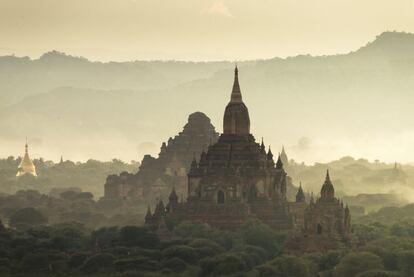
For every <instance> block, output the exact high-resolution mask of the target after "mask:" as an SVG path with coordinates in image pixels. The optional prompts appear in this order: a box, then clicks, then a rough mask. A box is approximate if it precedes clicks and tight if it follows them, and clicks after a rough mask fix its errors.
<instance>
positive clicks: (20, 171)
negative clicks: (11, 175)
mask: <svg viewBox="0 0 414 277" xmlns="http://www.w3.org/2000/svg"><path fill="white" fill-rule="evenodd" d="M23 175H32V176H35V177H36V176H37V174H36V167H35V165H34V164H33V162H32V160H31V159H30V156H29V145H28V143H27V138H26V145H25V151H24V156H23V158H22V161H21V162H20V165H19V167H18V168H17V174H16V176H17V177H20V176H23Z"/></svg>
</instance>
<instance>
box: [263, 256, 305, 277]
mask: <svg viewBox="0 0 414 277" xmlns="http://www.w3.org/2000/svg"><path fill="white" fill-rule="evenodd" d="M257 270H258V271H259V276H260V277H267V276H269V277H270V276H274V277H291V276H297V277H307V276H310V272H309V268H308V265H307V263H306V262H305V261H304V260H303V259H301V258H298V257H294V256H282V257H278V258H276V259H274V260H272V261H270V262H268V263H266V264H265V265H262V266H259V267H257Z"/></svg>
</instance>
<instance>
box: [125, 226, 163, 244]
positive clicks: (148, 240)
mask: <svg viewBox="0 0 414 277" xmlns="http://www.w3.org/2000/svg"><path fill="white" fill-rule="evenodd" d="M119 239H120V242H121V244H122V245H125V246H128V247H131V246H139V247H144V248H154V247H156V246H157V245H158V244H159V242H160V241H159V238H158V236H157V235H156V234H154V233H152V232H149V231H148V229H147V228H144V227H136V226H125V227H123V228H122V229H121V230H120V231H119Z"/></svg>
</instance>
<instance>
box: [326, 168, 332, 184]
mask: <svg viewBox="0 0 414 277" xmlns="http://www.w3.org/2000/svg"><path fill="white" fill-rule="evenodd" d="M325 182H331V177H330V176H329V169H327V170H326V177H325Z"/></svg>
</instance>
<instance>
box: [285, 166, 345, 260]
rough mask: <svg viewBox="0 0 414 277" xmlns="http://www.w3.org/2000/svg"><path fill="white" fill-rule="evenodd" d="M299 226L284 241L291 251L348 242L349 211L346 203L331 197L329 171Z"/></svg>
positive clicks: (333, 245)
mask: <svg viewBox="0 0 414 277" xmlns="http://www.w3.org/2000/svg"><path fill="white" fill-rule="evenodd" d="M302 220H303V222H302V225H299V226H300V229H299V228H298V229H296V233H294V235H293V236H292V238H291V239H290V240H289V241H288V243H287V246H288V247H287V248H288V249H289V250H290V251H291V252H298V253H303V252H320V251H327V250H332V249H338V248H341V247H344V246H346V245H347V244H348V243H349V242H350V235H351V214H350V211H349V208H348V205H346V206H344V204H343V202H342V201H340V200H339V199H338V198H336V197H335V189H334V186H333V184H332V181H331V178H330V175H329V171H327V173H326V178H325V182H324V183H323V185H322V188H321V192H320V197H319V198H318V199H317V200H316V201H315V200H314V198H313V196H312V198H311V199H310V203H309V205H306V208H305V210H304V213H303V217H302Z"/></svg>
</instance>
